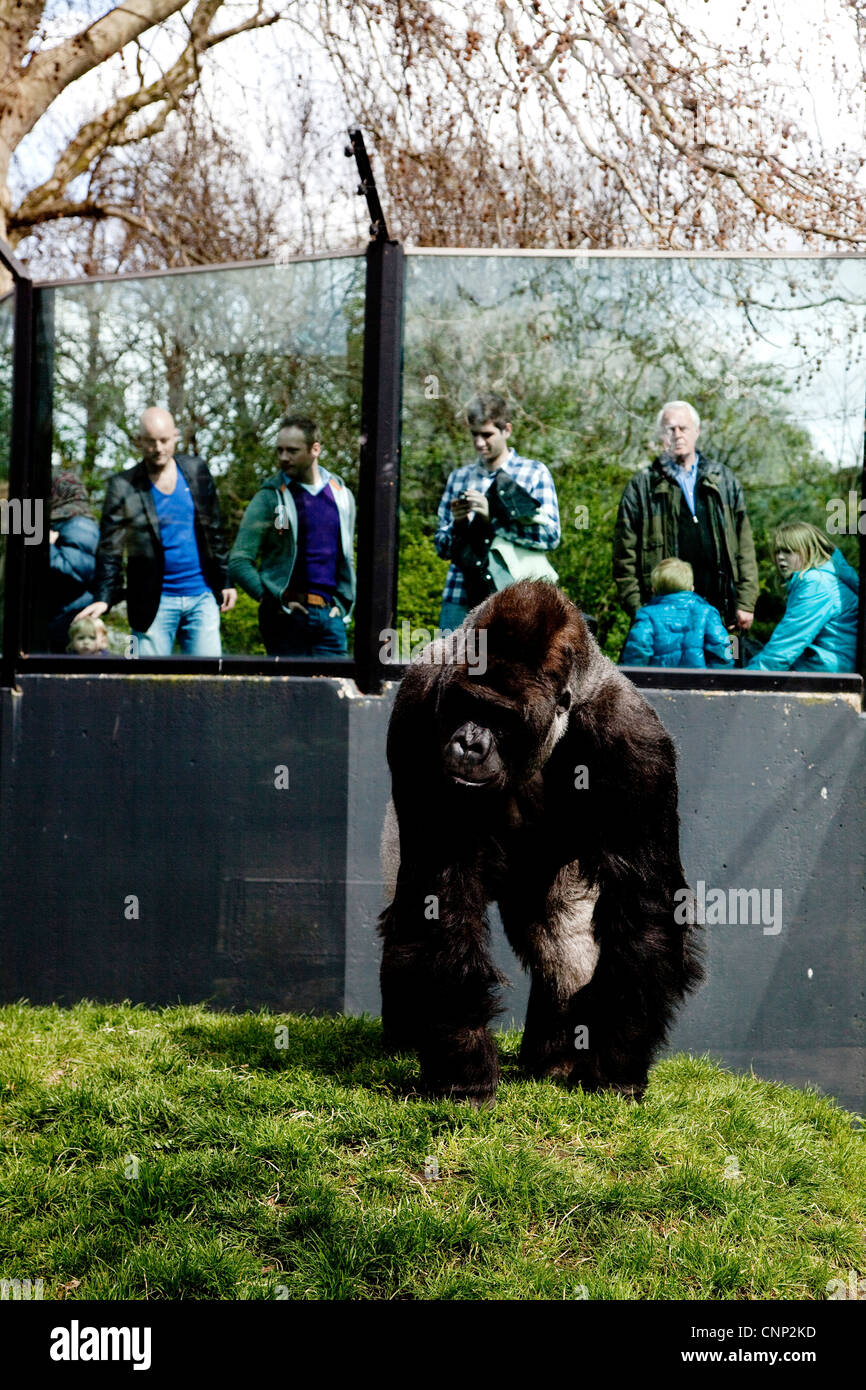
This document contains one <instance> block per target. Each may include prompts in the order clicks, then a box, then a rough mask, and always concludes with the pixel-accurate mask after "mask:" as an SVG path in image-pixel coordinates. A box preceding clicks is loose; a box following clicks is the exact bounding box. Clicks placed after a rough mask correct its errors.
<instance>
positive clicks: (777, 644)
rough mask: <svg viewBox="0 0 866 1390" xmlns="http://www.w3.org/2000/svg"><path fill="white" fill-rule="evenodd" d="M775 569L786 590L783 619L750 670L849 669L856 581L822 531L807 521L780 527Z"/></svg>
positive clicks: (851, 666) (854, 640)
mask: <svg viewBox="0 0 866 1390" xmlns="http://www.w3.org/2000/svg"><path fill="white" fill-rule="evenodd" d="M773 554H774V556H775V560H776V568H777V569H778V571H779V574H780V575H781V577H782V579H784V581H785V584H786V587H787V590H788V603H787V607H786V608H785V616H784V618H783V619H782V621H781V622H780V623H779V625H778V627H777V628H776V630H775V632H774V633H773V635H772V637H771V638H770V640H769V642H768V643H767V645H766V646H765V647H764V648H763V649H762V651H760V652H759V653H758V655H757V656H756V657H753V659H752V660H751V661H750V662H749V664H748V667H747V668H746V669H747V670H749V671H853V670H854V662H855V657H856V652H857V609H858V591H859V583H860V581H859V578H858V575H857V571H856V570H855V569H852V567H851V566H850V565H849V564H848V561H847V560H846V559H845V556H844V555H843V554H842V552H841V550H837V549H836V547H835V546H834V545H833V542H832V541H831V540H830V538H829V536H826V535H825V534H824V532H823V531H821V530H819V528H818V527H817V526H812V525H811V524H810V523H809V522H808V521H791V522H788V523H787V524H786V525H784V526H780V527H779V529H778V530H777V531H776V533H775V535H774V537H773Z"/></svg>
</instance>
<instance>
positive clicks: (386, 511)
mask: <svg viewBox="0 0 866 1390" xmlns="http://www.w3.org/2000/svg"><path fill="white" fill-rule="evenodd" d="M350 140H351V142H352V143H351V145H350V146H349V147H347V150H346V153H347V154H353V155H354V156H355V158H356V159H357V160H358V164H359V169H361V170H363V162H362V158H360V157H359V149H358V143H360V147H361V153H362V155H363V157H364V158H366V151H363V141H362V139H361V137H360V133H359V132H357V131H351V132H350ZM367 167H369V162H368V164H367ZM358 191H359V192H360V193H363V194H364V195H365V196H366V198H367V202H368V207H369V209H370V217H371V229H370V230H371V239H370V242H369V244H368V246H367V249H366V253H365V254H366V262H367V268H366V285H365V311H364V355H363V381H362V396H361V417H362V424H361V439H362V443H361V454H360V467H359V482H358V564H357V570H358V590H357V601H356V608H355V642H354V656H353V658H347V659H346V660H341V661H320V660H316V659H301V658H287V657H261V656H223V657H219V658H215V657H212V658H202V657H198V658H193V657H186V656H171V657H159V658H136V659H135V660H134V662H133V661H129V662H128V663H126V664H125V667H124V666H121V664H120V663H119V661H118V659H117V658H113V659H104V658H99V657H90V656H72V655H68V656H47V655H42V654H33V655H31V654H30V650H29V649H30V647H31V645H32V641H31V638H32V637H33V636H34V635H35V634H36V633H37V632H38V630H39V626H40V623H39V610H40V608H41V607H42V604H41V593H40V590H41V586H42V584H43V583H44V578H45V574H44V571H45V564H44V555H43V556H42V564H41V565H40V563H39V557H40V553H41V552H42V549H43V546H44V545H45V544H47V543H48V542H47V536H46V537H45V538H44V539H43V542H42V545H40V546H30V547H28V546H25V544H24V537H23V535H18V534H15V533H14V532H12V531H10V533H9V535H8V536H7V540H6V543H7V550H6V580H5V600H4V601H5V619H4V628H3V652H2V657H0V686H2V687H6V688H10V687H15V686H16V684H17V680H18V677H19V676H20V675H24V674H28V673H33V674H49V673H52V672H62V673H64V674H66V675H71V674H82V675H83V674H89V675H94V674H101V673H110V674H112V675H118V674H121V673H122V674H124V675H127V674H128V675H142V676H147V675H168V674H170V675H181V674H189V675H194V674H199V675H216V674H220V675H226V676H242V675H278V676H286V675H292V676H297V675H306V676H312V675H315V676H321V675H327V676H342V677H349V678H352V679H354V681H355V683H356V685H357V687H358V689H359V690H360V691H361V693H363V694H378V693H380V692H381V691H382V689H383V686H384V684H385V683H386V682H387V681H396V680H399V679H400V677H401V676H402V674H403V671H404V670H405V666H404V665H400V664H395V663H388V662H383V660H382V658H381V655H380V653H381V649H382V645H383V637H382V634H383V631H384V630H386V629H390V628H393V627H394V626H395V625H396V609H397V566H398V540H399V480H400V425H401V418H400V417H401V391H402V336H403V279H404V277H403V271H404V253H403V248H402V246H401V245H400V243H399V242H397V241H394V240H392V239H391V238H390V237H389V236H388V233H387V228H386V225H385V219H384V216H383V215H382V212H381V207H380V205H379V201H378V196H377V195H376V192H375V185H374V184H373V183H372V177H371V180H370V182H369V183H368V182H367V181H366V180H365V178H364V176H363V172H362V180H361V186H360V188H359V190H358ZM297 259H298V260H306V259H308V258H307V257H298V258H297ZM0 261H2V263H3V265H4V266H5V267H6V268H7V270H8V271H9V272H10V273H11V275H12V278H13V281H14V295H15V302H14V334H15V338H14V351H13V384H12V426H11V439H10V468H9V496H10V497H13V498H20V499H21V500H22V505H23V503H24V501H25V500H26V499H28V498H31V499H33V500H34V501H35V500H37V499H40V498H41V499H43V501H44V500H45V499H47V497H48V495H49V490H50V482H51V382H50V361H51V353H52V347H53V337H52V323H51V319H52V314H51V305H50V298H49V296H48V294H47V292H48V291H51V290H53V289H54V288H55V287H57V286H58V285H60V284H62V283H65V282H60V281H44V282H38V283H35V282H34V281H33V280H32V279H31V278H30V277H29V276H28V275H27V272H26V270H25V269H24V268H23V267H22V266H21V265H20V263H19V262H18V261H17V260H16V258H15V257H14V255H13V254H12V252H11V251H10V250H9V248H8V246H6V245H5V243H3V242H0ZM257 264H259V265H264V264H268V262H257ZM226 268H229V267H224V266H223V267H214V266H212V267H209V269H211V270H214V269H226ZM176 273H178V274H180V273H183V272H180V271H179V272H176ZM192 273H195V272H192ZM94 278H95V279H97V280H105V279H115V278H140V277H138V276H136V277H110V276H105V277H94ZM74 283H76V284H80V283H86V282H85V281H75V282H74ZM40 349H41V350H40ZM864 440H866V434H864ZM864 490H866V453H864V471H863V474H862V475H861V487H860V493H861V497H862V496H863V495H864ZM860 574H861V576H862V575H864V574H866V534H863V533H861V534H860ZM624 669H625V670H626V672H627V674H628V675H629V677H630V678H631V679H632V680H633V681H634V683H635V685H637V686H641V687H643V688H645V689H651V688H659V687H663V688H666V689H687V690H713V691H725V690H728V691H731V692H734V691H738V690H756V691H768V692H770V691H790V692H791V693H794V692H810V693H814V694H822V693H823V694H838V693H842V694H848V695H854V696H856V697H858V698H859V699H860V700H861V701H862V698H863V688H864V678H866V584H863V583H861V585H860V610H859V620H858V645H857V672H856V673H855V672H851V673H839V674H828V675H822V674H818V673H807V672H787V671H778V672H774V671H744V670H718V669H715V670H700V671H698V670H695V671H688V670H683V669H676V670H671V669H664V670H655V669H652V668H646V667H631V668H629V667H627V668H624Z"/></svg>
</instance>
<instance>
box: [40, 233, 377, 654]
mask: <svg viewBox="0 0 866 1390" xmlns="http://www.w3.org/2000/svg"><path fill="white" fill-rule="evenodd" d="M364 279H365V263H364V259H363V257H359V256H344V257H336V258H323V259H314V260H308V261H288V262H285V263H283V264H278V265H273V266H255V267H237V268H231V269H222V270H205V271H196V272H191V273H177V274H171V275H165V276H150V277H143V278H141V279H128V280H113V281H104V282H98V283H97V282H93V283H87V284H81V285H70V286H63V287H57V288H56V290H55V291H54V305H53V316H54V335H53V362H52V363H46V364H44V365H45V370H46V371H50V373H51V377H52V379H53V459H52V464H53V473H52V479H53V481H52V498H51V508H50V516H51V531H50V548H49V554H50V560H51V583H50V585H49V589H48V592H49V593H50V595H51V599H50V602H49V604H48V607H49V612H48V613H47V614H45V615H43V616H44V618H45V619H46V621H45V622H44V623H43V625H42V647H41V648H39V647H34V648H32V649H33V650H39V649H42V650H45V651H52V652H62V651H67V650H75V651H77V652H79V653H81V654H88V653H91V652H100V651H103V652H104V651H106V650H107V651H108V652H109V653H115V654H117V655H118V656H126V657H133V658H134V657H136V656H154V655H163V654H167V652H168V651H169V650H171V651H173V652H174V653H178V652H185V653H186V654H188V655H218V654H220V653H222V654H224V655H231V654H246V655H264V654H267V653H268V652H270V653H271V654H282V655H298V656H303V655H308V656H312V657H315V656H318V657H325V656H328V655H332V656H338V655H342V654H344V653H345V652H346V649H347V648H348V653H349V654H351V649H352V643H351V607H352V600H353V583H354V549H355V518H354V497H355V495H356V492H357V476H358V458H359V434H360V410H361V368H362V354H363V323H364ZM154 407H157V408H158V411H157V413H156V414H154ZM166 412H168V413H169V415H170V417H171V418H168V416H167V415H166ZM142 416H144V421H143V423H142ZM286 416H293V417H300V422H299V423H296V424H294V425H292V426H291V427H290V428H289V429H288V430H284V429H283V430H281V428H280V426H281V421H282V419H283V418H284V417H286ZM305 421H312V422H313V425H314V427H315V428H314V429H313V430H311V429H310V428H309V427H308V425H307V424H306V423H305ZM278 446H279V448H280V449H281V452H279V450H278ZM202 461H203V462H202ZM211 480H212V483H213V486H212V485H211ZM97 523H101V531H100V529H99V527H98V525H97ZM226 558H228V578H227V579H226V578H225V572H224V569H223V565H224V562H225V560H226ZM231 590H236V592H237V601H236V602H235V603H234V604H233V606H230V605H232V601H233V595H232V594H231V592H227V591H231ZM106 602H108V603H109V604H110V607H109V608H108V609H107V610H104V609H102V608H101V607H100V610H99V611H98V612H95V613H94V612H89V611H88V610H89V609H91V607H92V605H93V604H97V605H102V604H104V603H106ZM220 609H222V611H221V612H220ZM82 613H83V614H84V617H83V619H80V620H78V621H75V620H76V619H77V618H78V615H81V614H82ZM73 621H75V626H73V627H72V630H71V633H70V626H71V623H72V622H73Z"/></svg>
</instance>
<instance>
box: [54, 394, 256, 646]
mask: <svg viewBox="0 0 866 1390" xmlns="http://www.w3.org/2000/svg"><path fill="white" fill-rule="evenodd" d="M177 440H178V434H177V429H176V427H175V423H174V420H173V419H172V417H171V415H170V414H169V412H168V411H167V410H162V409H160V408H159V407H158V406H151V407H150V409H148V410H146V411H145V412H144V414H143V415H142V417H141V429H140V434H139V443H140V445H141V452H142V455H143V457H142V460H141V462H140V463H138V464H136V466H135V467H134V468H131V469H129V470H128V471H127V472H123V473H116V474H115V475H114V477H113V478H110V479H109V482H108V488H107V490H106V493H105V504H104V506H103V509H102V522H101V526H100V534H99V549H98V550H97V553H96V575H95V578H94V582H93V586H92V588H93V594H94V596H95V602H94V603H91V604H89V605H88V607H87V608H83V609H82V610H81V612H80V613H79V614H78V617H79V618H98V617H101V615H102V614H103V613H105V612H107V611H108V609H109V608H111V607H112V605H113V604H115V603H118V602H119V601H120V600H121V599H122V598H123V597H124V593H125V597H126V610H127V613H128V615H129V625H130V627H131V628H132V632H133V637H134V639H135V648H134V653H135V655H137V656H170V655H171V650H172V647H173V646H174V642H175V639H177V640H178V641H179V643H180V650H181V652H183V653H184V654H185V655H187V656H219V655H220V654H221V646H220V613H221V612H222V613H228V611H229V610H230V609H231V608H234V606H235V603H236V602H237V590H235V589H230V588H228V587H227V582H228V550H227V546H226V542H225V537H224V535H223V529H222V522H221V520H220V509H219V500H218V498H217V494H216V488H215V487H214V482H213V478H212V477H211V475H210V470H209V469H208V466H207V464H206V463H205V461H204V459H200V458H197V457H196V456H195V455H192V454H177V453H175V450H176V448H177ZM124 554H125V555H126V585H125V586H124V582H123V559H124Z"/></svg>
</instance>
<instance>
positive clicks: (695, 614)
mask: <svg viewBox="0 0 866 1390" xmlns="http://www.w3.org/2000/svg"><path fill="white" fill-rule="evenodd" d="M650 583H651V585H652V591H653V594H654V595H655V597H654V598H652V599H651V600H650V602H649V603H648V604H646V606H645V607H644V608H639V609H638V611H637V614H636V615H635V620H634V623H633V625H632V629H631V631H630V632H629V635H628V637H627V638H626V643H625V646H624V648H623V652H622V664H623V665H624V666H689V667H700V666H733V664H734V657H733V653H732V652H731V642H730V638H729V637H728V634H727V633H726V632H725V628H724V624H723V623H722V619H721V617H720V616H719V611H718V609H717V608H714V607H713V605H712V604H711V603H708V602H707V600H706V599H703V598H701V597H700V595H698V594H696V593H695V592H694V573H693V571H692V567H691V565H690V564H689V563H688V561H687V560H678V559H677V558H676V557H675V556H670V557H669V558H668V559H667V560H661V561H660V562H659V563H658V564H657V565H656V566H655V568H654V569H653V571H652V574H651V576H650Z"/></svg>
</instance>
